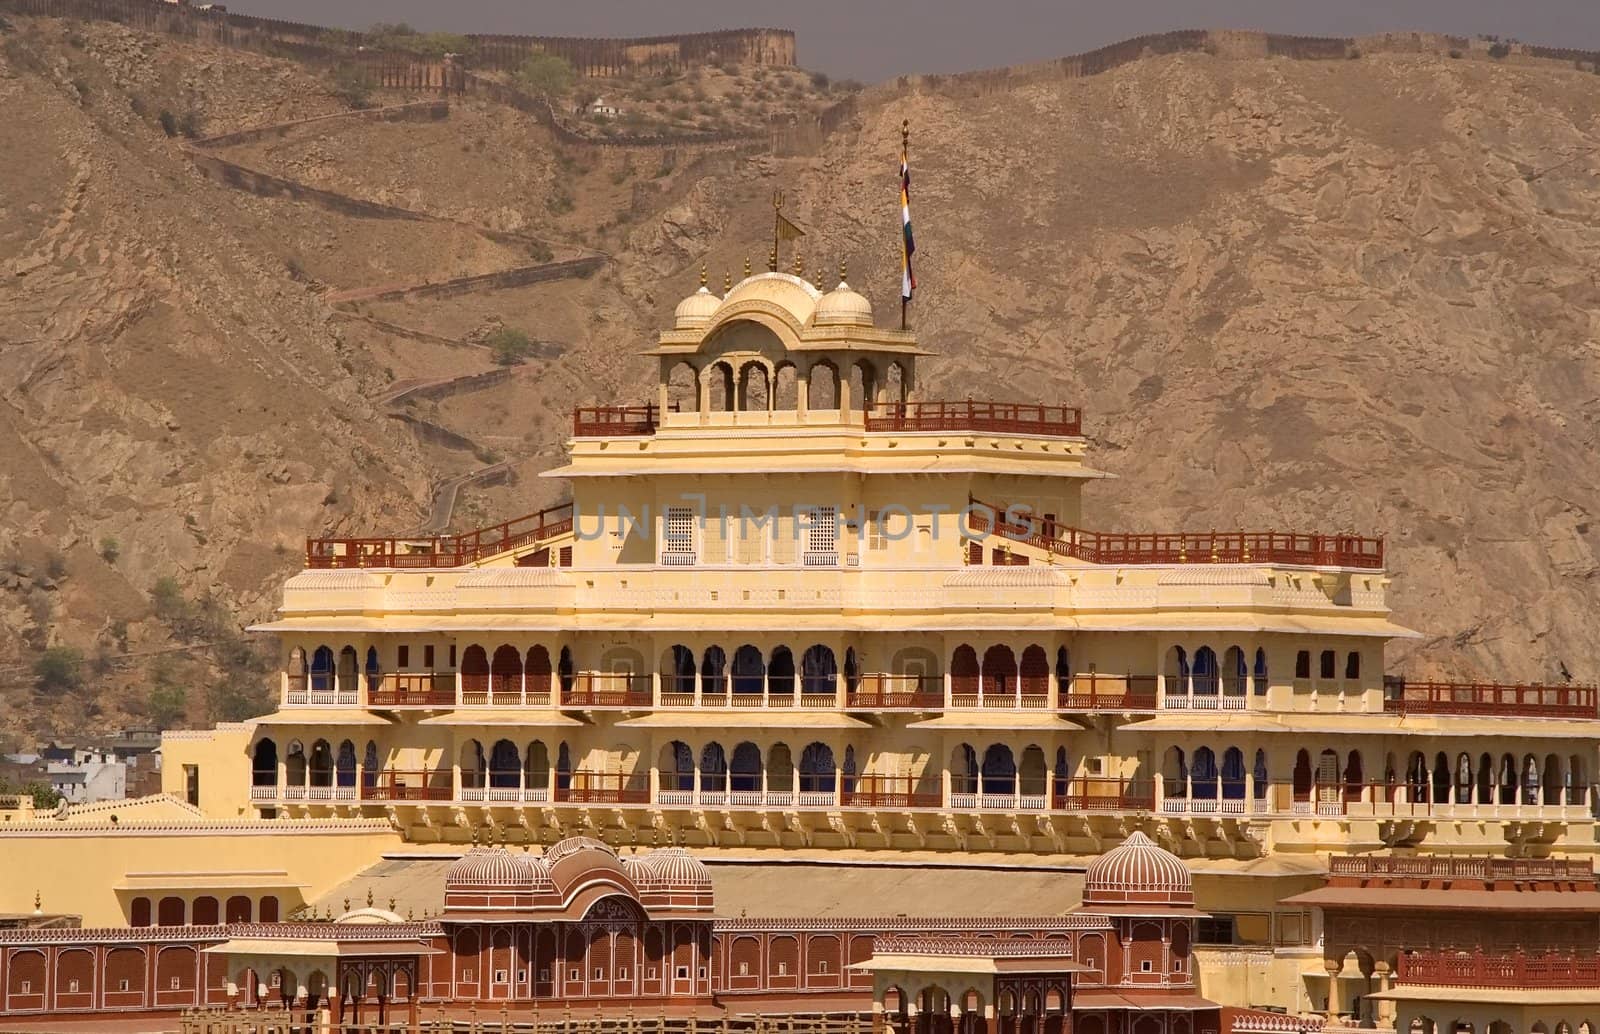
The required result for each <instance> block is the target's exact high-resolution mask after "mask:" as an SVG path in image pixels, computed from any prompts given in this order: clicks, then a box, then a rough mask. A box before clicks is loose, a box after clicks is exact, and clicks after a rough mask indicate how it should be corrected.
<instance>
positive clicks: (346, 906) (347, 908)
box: [344, 898, 350, 912]
mask: <svg viewBox="0 0 1600 1034" xmlns="http://www.w3.org/2000/svg"><path fill="white" fill-rule="evenodd" d="M344 910H345V911H346V912H348V911H350V899H349V898H345V899H344Z"/></svg>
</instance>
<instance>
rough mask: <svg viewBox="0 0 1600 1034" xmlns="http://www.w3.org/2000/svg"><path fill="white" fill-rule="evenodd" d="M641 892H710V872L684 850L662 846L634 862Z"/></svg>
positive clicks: (634, 875) (634, 874) (635, 877)
mask: <svg viewBox="0 0 1600 1034" xmlns="http://www.w3.org/2000/svg"><path fill="white" fill-rule="evenodd" d="M632 869H633V877H634V879H635V880H637V881H638V883H639V889H640V890H641V891H666V892H689V893H710V892H711V870H709V869H707V868H706V867H705V864H704V863H703V862H701V861H700V860H699V859H698V858H696V857H695V856H694V855H692V854H690V853H689V852H688V851H685V850H684V849H683V848H681V847H663V848H659V849H658V850H655V851H651V852H650V853H649V854H647V855H645V856H644V857H642V858H637V859H635V860H634V863H633V866H632Z"/></svg>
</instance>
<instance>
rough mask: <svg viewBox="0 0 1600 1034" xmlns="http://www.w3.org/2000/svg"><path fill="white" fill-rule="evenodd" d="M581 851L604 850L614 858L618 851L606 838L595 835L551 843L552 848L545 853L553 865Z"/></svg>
mask: <svg viewBox="0 0 1600 1034" xmlns="http://www.w3.org/2000/svg"><path fill="white" fill-rule="evenodd" d="M579 851H603V852H605V853H606V854H608V855H610V856H611V857H613V858H615V857H616V856H617V852H615V851H613V850H612V849H611V845H610V844H608V843H606V842H605V841H604V840H596V839H595V838H594V837H567V838H566V839H565V840H561V841H557V842H556V843H555V844H553V845H551V848H550V850H548V851H546V852H545V853H544V860H545V861H546V862H547V863H549V864H550V865H552V866H553V865H555V864H556V863H557V862H559V861H561V859H563V858H566V857H567V856H568V855H575V854H577V853H578V852H579Z"/></svg>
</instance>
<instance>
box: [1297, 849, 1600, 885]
mask: <svg viewBox="0 0 1600 1034" xmlns="http://www.w3.org/2000/svg"><path fill="white" fill-rule="evenodd" d="M1328 873H1329V875H1331V876H1361V877H1375V876H1388V877H1395V876H1398V877H1402V878H1403V877H1427V878H1434V877H1442V878H1447V879H1469V880H1564V881H1570V880H1581V881H1585V882H1593V881H1594V879H1595V871H1594V863H1593V862H1591V861H1587V860H1579V859H1567V858H1450V857H1447V856H1440V855H1422V856H1418V857H1403V856H1396V855H1334V856H1333V857H1332V858H1329V859H1328Z"/></svg>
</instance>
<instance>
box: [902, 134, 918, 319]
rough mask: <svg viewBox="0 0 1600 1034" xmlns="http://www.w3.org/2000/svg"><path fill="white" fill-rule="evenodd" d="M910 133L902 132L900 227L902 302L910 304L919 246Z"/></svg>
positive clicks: (914, 284) (914, 287)
mask: <svg viewBox="0 0 1600 1034" xmlns="http://www.w3.org/2000/svg"><path fill="white" fill-rule="evenodd" d="M909 140H910V133H909V131H906V130H902V131H901V136H900V225H901V228H902V230H903V233H904V239H903V240H902V241H901V243H900V300H901V301H902V302H909V301H910V300H911V293H912V292H913V291H915V290H916V289H917V278H916V275H915V274H913V273H912V272H911V256H912V255H914V254H916V251H917V244H916V242H915V241H914V240H912V239H911V163H910V160H909V157H908V155H909V151H910V143H909Z"/></svg>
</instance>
